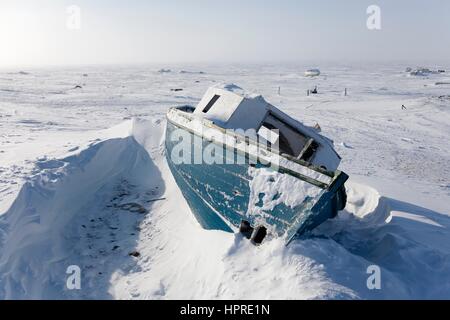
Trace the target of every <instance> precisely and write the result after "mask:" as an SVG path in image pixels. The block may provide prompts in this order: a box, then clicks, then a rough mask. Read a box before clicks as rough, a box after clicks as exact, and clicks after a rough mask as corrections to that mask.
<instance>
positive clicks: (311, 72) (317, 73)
mask: <svg viewBox="0 0 450 320" xmlns="http://www.w3.org/2000/svg"><path fill="white" fill-rule="evenodd" d="M317 76H320V70H319V69H309V70H306V71H305V77H317Z"/></svg>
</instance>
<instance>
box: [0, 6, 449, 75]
mask: <svg viewBox="0 0 450 320" xmlns="http://www.w3.org/2000/svg"><path fill="white" fill-rule="evenodd" d="M372 4H375V5H378V6H379V7H380V9H381V30H369V29H368V28H367V26H366V21H367V18H368V16H369V15H368V14H367V13H366V10H367V7H368V6H369V5H372ZM70 5H76V6H77V7H79V8H80V10H81V12H80V22H81V24H80V29H75V30H72V29H70V28H68V27H67V23H68V22H72V24H71V25H72V26H73V23H74V21H75V23H76V21H77V20H76V18H75V20H74V19H70V18H71V17H72V18H73V17H74V15H71V14H70V13H68V12H67V8H68V7H69V6H70ZM449 59H450V1H448V0H386V1H385V0H383V1H381V0H380V1H375V0H371V1H366V0H345V1H336V0H328V1H325V0H309V1H304V0H226V1H216V0H145V1H144V0H78V1H77V0H71V1H66V0H0V66H1V67H8V66H19V65H25V66H28V65H29V66H40V65H78V64H134V63H158V64H160V63H202V62H213V63H214V62H269V61H270V62H297V61H311V60H315V61H327V60H328V61H337V60H338V61H339V60H346V61H373V60H381V61H389V60H396V61H415V60H417V61H423V60H429V61H433V60H439V61H448V60H449Z"/></svg>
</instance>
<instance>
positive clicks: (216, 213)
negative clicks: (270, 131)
mask: <svg viewBox="0 0 450 320" xmlns="http://www.w3.org/2000/svg"><path fill="white" fill-rule="evenodd" d="M177 129H180V127H178V126H176V125H175V124H173V123H172V122H170V121H168V123H167V130H166V142H165V146H166V158H167V161H168V164H169V167H170V170H171V171H172V174H173V176H174V178H175V180H176V182H177V184H178V186H179V188H180V190H181V192H182V193H183V196H184V197H185V199H186V201H187V203H188V204H189V206H190V208H191V210H192V212H193V214H194V215H195V217H196V219H197V220H198V222H199V223H200V224H201V226H202V227H203V228H205V229H210V230H223V231H226V232H235V231H237V229H238V228H239V225H240V223H241V221H242V220H245V221H248V222H250V223H251V224H252V226H254V227H255V226H256V225H257V224H260V221H261V220H260V219H259V218H260V217H257V216H254V215H248V214H247V210H248V209H249V200H250V192H251V189H250V183H251V180H252V179H253V177H252V176H251V175H250V174H249V164H239V163H241V162H237V161H235V164H213V165H208V164H193V162H194V161H193V159H194V154H195V152H200V153H201V152H202V148H204V147H205V146H206V145H207V144H210V142H209V141H203V144H192V148H191V150H190V154H189V155H188V158H189V157H190V158H191V159H192V161H191V164H190V163H182V164H178V163H177V164H176V163H175V162H174V161H172V159H171V154H172V150H173V148H174V147H175V145H176V144H177V143H178V141H171V139H170V137H171V134H172V132H173V131H174V130H177ZM189 134H190V135H191V138H192V141H193V139H194V135H193V133H191V132H189ZM221 147H222V146H221ZM195 148H198V149H199V150H195ZM224 155H226V156H233V157H234V159H236V158H237V157H241V159H242V157H244V156H243V155H241V154H239V153H237V151H236V150H235V151H234V154H233V152H231V153H230V152H224ZM224 163H227V162H226V161H225V160H224ZM252 166H253V167H254V168H256V169H258V168H267V166H265V165H263V164H261V163H259V162H258V163H257V164H255V165H252ZM347 178H348V176H347V175H345V174H344V173H340V174H339V176H337V178H335V179H334V182H333V183H332V184H331V185H330V186H329V187H328V188H327V189H323V190H322V189H321V190H320V193H319V195H318V196H316V197H314V198H311V197H306V198H305V199H304V200H303V202H302V203H301V204H300V205H298V206H296V207H294V208H291V207H289V206H286V205H284V204H283V203H281V204H279V205H277V206H276V207H275V208H273V209H272V210H271V211H270V212H265V214H264V223H265V224H267V225H268V226H272V227H273V228H272V230H275V233H276V234H277V235H278V236H285V237H286V239H287V241H288V242H289V241H291V240H292V239H294V238H295V237H298V236H301V235H303V234H305V233H306V232H307V231H309V230H312V229H314V228H315V227H317V226H318V225H319V224H321V223H323V222H324V221H325V220H327V219H330V218H333V217H335V216H336V214H337V212H338V210H341V209H342V208H343V206H345V189H344V183H345V181H346V180H347ZM304 183H308V182H304ZM292 192H295V190H292Z"/></svg>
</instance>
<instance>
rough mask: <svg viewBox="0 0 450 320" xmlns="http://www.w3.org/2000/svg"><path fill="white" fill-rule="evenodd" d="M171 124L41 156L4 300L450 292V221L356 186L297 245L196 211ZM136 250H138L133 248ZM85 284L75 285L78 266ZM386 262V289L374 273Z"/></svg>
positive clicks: (16, 213) (5, 273)
mask: <svg viewBox="0 0 450 320" xmlns="http://www.w3.org/2000/svg"><path fill="white" fill-rule="evenodd" d="M163 131H164V122H163V121H161V119H159V120H154V121H151V122H149V121H138V120H134V121H127V122H125V123H123V124H122V125H119V126H117V127H115V128H112V129H110V130H109V133H108V138H105V139H103V140H100V141H96V142H95V143H92V144H91V145H89V146H88V147H87V148H85V149H83V150H80V151H77V152H78V153H77V154H76V155H71V156H68V157H62V158H61V159H51V160H44V161H37V162H36V164H35V165H36V174H35V175H33V176H30V177H29V179H28V182H26V183H25V184H24V185H23V187H22V189H21V191H20V193H19V194H18V195H17V198H16V200H15V201H14V203H13V205H12V206H11V208H10V209H9V210H8V211H7V212H6V213H5V214H4V215H3V216H1V217H0V237H1V238H0V239H1V240H0V241H1V242H0V298H2V299H39V298H46V299H73V298H84V299H93V298H96V299H112V298H116V299H194V298H196V299H207V298H213V299H268V298H271V299H325V298H330V299H354V298H362V299H378V298H400V299H408V298H444V299H445V298H448V297H449V296H450V284H449V283H450V281H449V280H450V274H449V272H448V270H450V241H449V238H450V235H449V227H450V219H449V218H448V216H445V215H443V214H440V213H437V212H433V211H431V210H428V209H425V208H421V207H418V206H415V205H412V204H409V203H405V202H401V201H398V200H394V199H390V198H387V197H385V196H382V195H380V194H379V193H378V192H377V191H376V190H375V189H373V188H371V187H368V186H366V185H363V184H358V183H355V182H350V183H349V184H348V187H347V188H348V190H347V192H348V196H349V199H348V205H347V207H346V209H345V210H344V211H343V212H341V213H340V214H339V217H338V218H337V219H336V220H333V221H328V222H326V223H325V224H324V225H322V226H321V227H320V228H319V229H318V230H316V231H315V233H314V234H313V235H311V237H309V238H308V239H304V240H298V241H294V242H293V243H292V244H291V245H290V246H289V247H285V246H284V242H283V241H282V240H276V239H275V240H272V241H269V242H267V243H265V244H264V245H262V246H261V247H254V246H252V245H251V244H250V243H249V242H248V241H247V240H246V239H243V238H242V237H241V236H240V235H233V234H228V233H224V232H220V231H206V230H203V229H201V228H200V226H199V225H198V224H197V223H196V221H195V219H194V218H193V216H192V214H191V212H190V210H189V208H188V206H187V204H186V203H185V202H184V200H183V197H182V196H181V193H180V191H179V190H178V187H177V186H176V184H175V182H174V180H173V178H172V176H171V175H170V171H169V170H168V168H167V164H166V162H165V160H164V156H163V148H162V145H163V144H162V142H163V141H162V139H163V136H164V135H163ZM130 253H133V254H134V256H133V255H130ZM71 265H77V266H79V267H80V269H81V270H82V279H81V290H69V289H68V288H67V287H66V280H67V276H68V275H67V274H66V270H67V267H69V266H71ZM371 265H378V266H379V267H380V268H381V272H382V273H381V274H382V281H381V284H382V288H381V290H369V289H368V287H367V278H368V276H369V275H368V274H367V268H368V267H369V266H371Z"/></svg>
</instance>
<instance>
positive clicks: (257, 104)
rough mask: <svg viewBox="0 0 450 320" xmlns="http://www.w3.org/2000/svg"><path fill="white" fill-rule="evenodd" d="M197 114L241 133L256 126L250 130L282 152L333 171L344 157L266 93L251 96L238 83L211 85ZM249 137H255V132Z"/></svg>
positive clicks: (331, 143) (330, 142) (322, 137)
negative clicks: (276, 103)
mask: <svg viewBox="0 0 450 320" xmlns="http://www.w3.org/2000/svg"><path fill="white" fill-rule="evenodd" d="M194 115H197V116H198V117H202V118H205V119H208V120H210V121H212V122H214V124H216V125H217V126H219V127H222V128H224V129H233V130H241V132H242V131H248V130H249V129H254V130H250V131H253V132H256V134H257V135H258V138H262V139H266V140H267V141H268V142H269V143H270V144H275V143H277V144H278V148H279V150H280V152H281V153H282V154H286V155H289V156H291V157H294V158H297V159H299V160H304V161H307V162H310V163H312V164H314V165H317V166H320V167H323V168H325V169H327V170H330V171H335V170H336V169H337V167H338V166H339V163H340V160H341V158H340V157H339V155H338V154H337V153H336V151H335V150H334V149H333V142H332V141H331V140H329V139H328V138H326V137H324V136H321V135H320V134H318V133H317V131H316V130H315V129H313V128H311V127H307V126H304V125H303V124H301V123H300V122H298V121H296V120H294V119H292V118H291V117H289V116H288V115H286V114H285V113H284V112H282V111H281V110H279V109H277V108H276V107H274V106H273V105H271V104H270V103H268V102H267V101H266V100H264V98H263V97H262V96H258V95H249V94H247V93H245V92H244V91H243V90H242V89H241V88H239V87H238V86H236V85H232V84H231V85H218V86H214V87H211V88H209V89H208V91H207V92H206V93H205V95H204V96H203V98H202V100H201V101H200V102H199V104H198V105H197V107H196V108H195V111H194ZM274 130H277V131H278V134H276V133H275V132H274ZM248 136H249V137H250V138H255V136H254V135H250V134H249V135H248ZM274 137H275V138H274Z"/></svg>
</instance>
